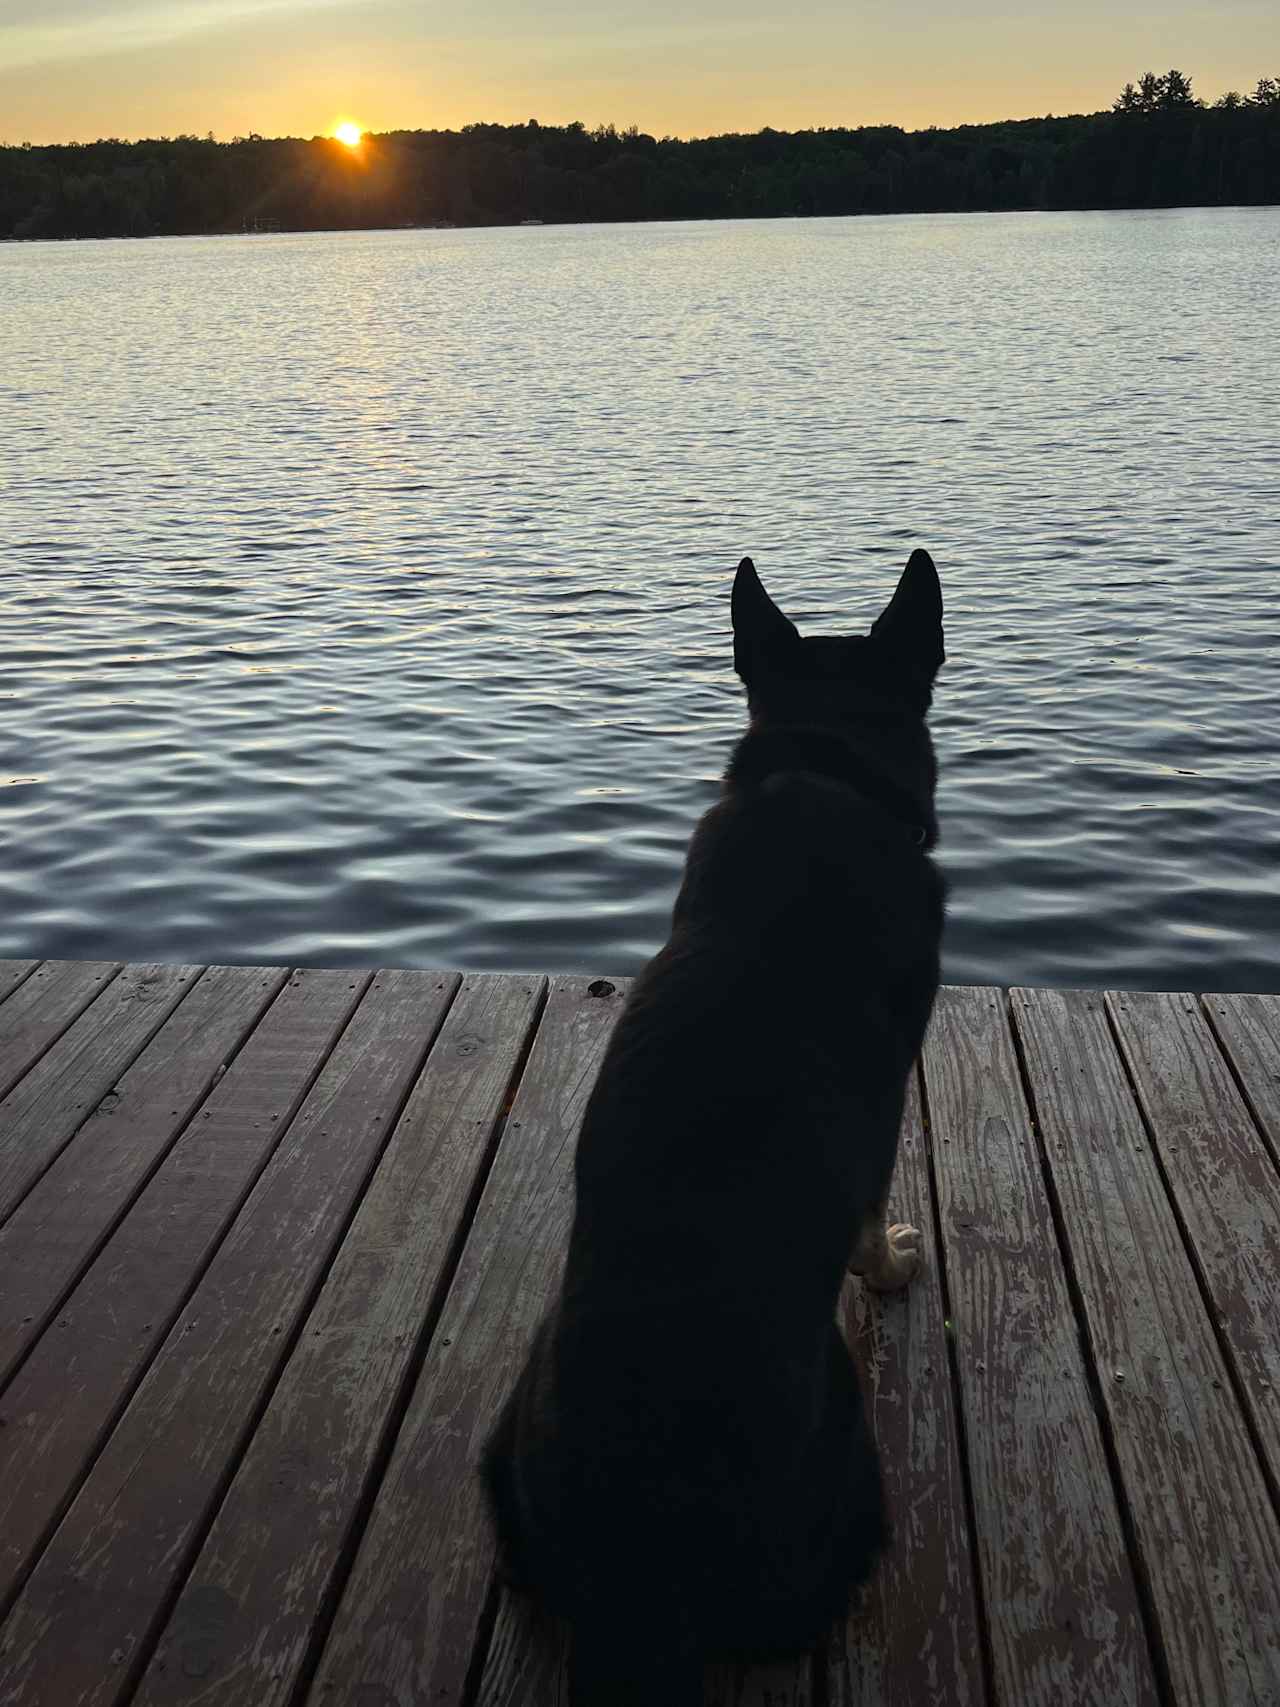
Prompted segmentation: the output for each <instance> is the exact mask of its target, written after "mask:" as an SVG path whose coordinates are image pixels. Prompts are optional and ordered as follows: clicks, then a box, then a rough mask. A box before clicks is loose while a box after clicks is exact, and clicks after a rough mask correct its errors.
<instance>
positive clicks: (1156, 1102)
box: [1107, 993, 1280, 1502]
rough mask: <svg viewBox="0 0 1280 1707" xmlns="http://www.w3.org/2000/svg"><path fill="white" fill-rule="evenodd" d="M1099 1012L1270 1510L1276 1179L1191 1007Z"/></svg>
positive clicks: (1116, 1007)
mask: <svg viewBox="0 0 1280 1707" xmlns="http://www.w3.org/2000/svg"><path fill="white" fill-rule="evenodd" d="M1107 1005H1108V1007H1109V1009H1110V1011H1111V1016H1112V1021H1113V1023H1114V1025H1115V1028H1116V1032H1117V1035H1118V1037H1119V1039H1120V1045H1121V1049H1122V1051H1123V1054H1124V1056H1125V1059H1126V1061H1127V1063H1128V1066H1129V1071H1130V1074H1131V1075H1132V1078H1133V1082H1134V1085H1135V1086H1136V1088H1137V1092H1138V1100H1139V1102H1140V1103H1141V1105H1142V1110H1143V1113H1144V1114H1145V1115H1146V1117H1147V1123H1148V1128H1149V1130H1150V1132H1151V1135H1152V1138H1153V1140H1154V1143H1155V1146H1156V1150H1157V1153H1158V1156H1159V1159H1160V1164H1161V1167H1162V1169H1163V1172H1164V1176H1165V1179H1166V1181H1167V1183H1168V1186H1169V1189H1170V1191H1171V1192H1172V1194H1173V1199H1174V1202H1175V1203H1176V1204H1177V1207H1178V1213H1179V1215H1180V1217H1181V1219H1182V1225H1183V1227H1184V1228H1185V1230H1186V1233H1187V1235H1188V1236H1189V1238H1190V1240H1191V1250H1192V1256H1193V1257H1194V1259H1195V1262H1196V1266H1197V1268H1198V1269H1199V1271H1200V1275H1201V1278H1202V1282H1203V1285H1204V1288H1205V1291H1206V1292H1207V1294H1208V1296H1209V1298H1210V1300H1211V1301H1212V1305H1213V1311H1214V1315H1215V1318H1216V1320H1217V1325H1218V1330H1219V1333H1220V1335H1221V1338H1222V1342H1223V1344H1224V1346H1225V1348H1226V1352H1227V1356H1228V1359H1229V1360H1230V1362H1231V1364H1232V1366H1233V1372H1234V1374H1235V1377H1236V1381H1237V1386H1238V1389H1239V1392H1240V1393H1241V1395H1242V1398H1243V1401H1244V1404H1245V1406H1246V1408H1247V1411H1248V1414H1249V1419H1250V1423H1251V1425H1252V1427H1253V1430H1254V1433H1255V1435H1256V1437H1257V1439H1258V1441H1259V1442H1260V1444H1261V1449H1262V1452H1263V1455H1264V1459H1263V1463H1264V1468H1265V1469H1266V1471H1267V1475H1268V1480H1269V1482H1270V1486H1271V1493H1272V1499H1273V1502H1276V1495H1277V1490H1280V1175H1277V1173H1276V1170H1275V1167H1274V1164H1273V1162H1272V1159H1271V1156H1270V1154H1269V1152H1268V1150H1267V1147H1266V1145H1265V1143H1264V1142H1263V1140H1262V1138H1261V1137H1260V1135H1259V1133H1258V1129H1257V1127H1256V1126H1255V1125H1254V1123H1253V1119H1252V1117H1251V1115H1250V1113H1249V1110H1248V1109H1247V1108H1246V1106H1245V1104H1244V1101H1243V1099H1242V1098H1241V1096H1240V1093H1239V1091H1238V1090H1237V1089H1236V1086H1235V1082H1234V1080H1233V1079H1232V1077H1231V1074H1230V1073H1229V1072H1228V1070H1227V1065H1226V1062H1225V1061H1224V1060H1223V1058H1222V1054H1221V1052H1220V1050H1219V1048H1218V1045H1217V1042H1216V1040H1215V1038H1214V1036H1213V1033H1212V1032H1211V1031H1210V1029H1209V1025H1208V1023H1207V1021H1206V1020H1205V1017H1204V1014H1203V1013H1202V1012H1201V1010H1200V1004H1199V1003H1198V1002H1197V1001H1196V999H1195V997H1194V996H1181V995H1149V994H1146V993H1140V994H1113V995H1109V996H1108V997H1107ZM1272 1070H1273V1071H1274V1072H1280V1049H1278V1050H1277V1052H1276V1054H1275V1055H1274V1056H1273V1057H1272Z"/></svg>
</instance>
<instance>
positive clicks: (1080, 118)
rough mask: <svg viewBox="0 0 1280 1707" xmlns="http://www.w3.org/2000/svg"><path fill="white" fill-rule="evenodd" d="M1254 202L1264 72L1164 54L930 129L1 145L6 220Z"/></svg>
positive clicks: (633, 216) (85, 225)
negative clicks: (1198, 75) (992, 113)
mask: <svg viewBox="0 0 1280 1707" xmlns="http://www.w3.org/2000/svg"><path fill="white" fill-rule="evenodd" d="M1267 202H1280V83H1278V81H1277V79H1275V78H1267V77H1264V78H1262V79H1260V80H1259V82H1258V84H1257V87H1256V88H1255V89H1254V90H1253V92H1252V93H1251V94H1248V95H1241V94H1238V93H1236V92H1234V91H1233V92H1231V93H1228V94H1226V95H1223V96H1222V97H1221V98H1220V99H1219V100H1217V101H1215V102H1214V103H1213V105H1212V106H1209V105H1207V104H1206V103H1205V102H1203V101H1201V100H1199V99H1198V98H1197V97H1196V96H1195V95H1194V93H1193V92H1192V87H1191V79H1190V78H1189V77H1187V76H1185V75H1184V74H1183V73H1182V72H1180V71H1169V72H1166V73H1165V74H1164V75H1163V76H1157V75H1156V74H1155V73H1153V72H1148V73H1147V74H1146V75H1145V76H1143V77H1142V78H1140V79H1139V81H1138V83H1137V84H1133V83H1128V84H1126V85H1125V87H1124V89H1123V91H1122V92H1121V94H1120V95H1119V96H1118V97H1117V99H1116V101H1115V103H1114V105H1113V107H1112V109H1111V110H1110V111H1109V112H1104V113H1092V114H1077V115H1075V116H1072V117H1064V118H1054V117H1048V118H1040V119H1020V120H1007V121H1004V122H1001V123H997V124H983V125H961V126H958V127H955V128H953V129H949V130H941V129H936V128H930V129H928V130H918V131H905V130H902V129H900V128H899V127H898V126H896V125H874V126H862V127H859V128H857V129H843V128H832V129H819V130H806V131H794V132H787V131H776V130H770V129H765V130H761V131H758V132H756V133H755V134H754V135H728V136H716V137H707V138H703V139H699V140H694V141H682V140H679V139H678V138H674V137H664V138H661V139H659V138H655V137H652V136H647V135H645V134H644V133H643V132H641V131H639V130H636V129H634V128H632V129H630V130H618V129H616V128H615V127H614V126H612V125H605V126H602V127H600V128H598V129H595V130H588V129H587V128H586V127H585V126H584V125H582V124H568V125H542V124H539V123H538V122H537V121H536V120H532V119H531V120H530V121H529V122H528V124H523V125H519V124H517V125H498V124H473V125H467V126H465V127H464V128H463V129H462V130H459V131H442V130H413V131H390V132H386V133H383V134H379V135H376V136H367V137H366V138H365V139H364V140H363V142H362V143H361V144H360V145H359V147H358V148H355V149H351V148H347V147H345V146H344V145H343V144H342V143H340V142H336V141H334V140H332V139H329V138H324V137H314V138H312V139H310V140H309V141H307V140H302V139H298V138H291V137H284V138H266V137H262V136H257V135H251V136H246V137H236V138H235V139H234V140H233V141H231V142H217V141H215V140H214V139H213V138H212V137H211V136H209V137H196V136H178V137H172V138H169V137H165V138H160V139H158V140H154V141H147V142H120V141H115V140H103V141H99V142H90V143H69V144H58V145H51V146H47V147H43V146H42V147H32V146H30V145H27V144H23V145H21V146H17V147H0V237H9V238H33V237H146V236H180V235H188V234H194V233H211V232H234V231H243V230H276V229H279V230H289V231H307V230H321V229H334V228H342V229H373V228H378V227H386V226H406V225H440V224H452V225H494V224H513V223H518V222H519V221H521V220H542V221H545V222H548V223H550V222H553V221H565V220H591V221H608V220H643V219H724V218H735V217H744V218H745V217H761V216H780V215H795V214H801V215H805V214H858V213H933V212H950V211H957V212H964V211H975V212H976V211H980V210H1002V209H1009V210H1015V209H1045V208H1144V207H1172V206H1204V205H1209V206H1213V205H1222V204H1240V203H1252V204H1258V203H1267Z"/></svg>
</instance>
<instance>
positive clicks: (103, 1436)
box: [0, 968, 373, 1693]
mask: <svg viewBox="0 0 1280 1707" xmlns="http://www.w3.org/2000/svg"><path fill="white" fill-rule="evenodd" d="M301 970H302V969H301V968H295V969H294V970H293V971H292V972H291V973H290V975H289V979H288V981H287V982H286V983H285V985H284V987H283V988H284V989H286V990H287V989H288V988H289V987H290V985H291V984H292V983H293V982H294V980H295V979H296V978H297V977H298V976H299V973H300V972H301ZM363 976H364V980H365V988H366V989H367V988H368V985H369V984H370V983H372V981H373V974H372V973H371V972H366V973H364V974H363ZM281 993H283V991H282V992H281ZM363 994H364V992H363V991H362V992H361V998H363ZM358 1009H359V1002H357V1003H356V1004H355V1006H354V1007H353V1008H352V1009H351V1011H350V1013H349V1014H348V1016H347V1019H346V1020H345V1022H344V1023H343V1025H342V1026H341V1028H340V1029H339V1030H338V1031H337V1033H336V1034H335V1035H334V1036H333V1037H332V1038H331V1039H330V1040H329V1042H328V1045H327V1047H326V1048H325V1049H324V1050H323V1052H322V1053H321V1054H320V1057H319V1059H318V1060H317V1061H316V1062H315V1063H314V1064H313V1066H312V1069H311V1071H310V1073H309V1074H308V1075H307V1078H306V1081H305V1084H304V1085H302V1086H301V1088H300V1089H299V1092H298V1096H297V1102H296V1104H295V1107H294V1110H293V1113H292V1114H291V1115H290V1117H289V1119H288V1120H287V1121H284V1122H283V1123H277V1124H278V1126H279V1130H278V1131H277V1132H276V1133H275V1136H274V1141H273V1142H272V1143H271V1144H270V1145H269V1146H264V1150H263V1154H262V1156H261V1157H260V1158H259V1160H258V1162H257V1165H256V1166H255V1167H254V1169H253V1171H252V1174H251V1175H250V1177H249V1178H248V1179H247V1180H246V1181H245V1182H244V1186H243V1189H242V1190H241V1192H240V1193H239V1196H238V1198H237V1200H236V1202H235V1205H234V1207H233V1208H232V1210H231V1213H230V1214H229V1215H228V1216H227V1217H226V1219H225V1221H224V1223H223V1226H222V1228H221V1230H220V1232H219V1234H218V1237H217V1239H216V1240H215V1241H214V1242H213V1243H212V1246H211V1248H210V1250H209V1251H208V1252H207V1253H206V1254H205V1259H204V1261H203V1262H201V1263H199V1264H198V1265H197V1266H196V1268H195V1269H194V1270H193V1271H192V1272H191V1274H189V1275H188V1276H187V1277H186V1279H185V1280H184V1282H183V1286H182V1288H181V1296H180V1297H178V1298H176V1300H175V1301H174V1302H173V1303H172V1306H171V1308H170V1310H169V1311H168V1312H167V1313H166V1314H165V1315H164V1316H163V1318H162V1319H160V1325H159V1331H158V1332H156V1333H155V1334H154V1338H153V1344H152V1347H151V1351H150V1353H149V1355H148V1356H147V1357H146V1358H145V1359H143V1360H142V1361H141V1362H140V1364H139V1366H138V1368H137V1369H135V1370H134V1371H133V1372H132V1374H131V1375H130V1377H129V1379H128V1380H127V1381H126V1382H124V1383H123V1384H122V1386H121V1389H120V1391H119V1393H118V1394H117V1395H116V1398H115V1402H114V1403H113V1404H112V1405H110V1406H109V1407H108V1409H107V1410H106V1412H105V1414H104V1418H103V1423H102V1426H101V1427H100V1429H99V1431H98V1434H97V1438H96V1439H95V1441H94V1442H93V1445H92V1446H91V1447H90V1449H89V1450H88V1452H87V1453H86V1455H85V1458H84V1460H83V1461H82V1462H81V1463H80V1464H79V1466H78V1468H77V1470H76V1474H75V1475H74V1476H73V1477H72V1478H70V1480H69V1482H68V1485H67V1486H66V1488H65V1489H64V1490H63V1493H62V1495H61V1496H60V1498H59V1499H58V1501H57V1502H56V1503H55V1504H54V1505H53V1506H52V1507H51V1510H50V1513H49V1517H48V1520H47V1521H46V1523H45V1524H44V1525H43V1527H42V1529H41V1532H40V1534H39V1537H38V1539H37V1541H36V1543H35V1545H34V1546H32V1548H31V1549H30V1553H29V1555H28V1557H27V1558H26V1559H25V1560H24V1561H23V1564H22V1565H21V1567H20V1569H19V1570H17V1571H16V1572H15V1574H14V1578H13V1581H12V1583H11V1584H10V1585H9V1588H8V1590H7V1591H6V1592H0V1622H2V1621H3V1620H4V1619H5V1618H6V1617H7V1616H8V1615H9V1613H10V1612H11V1611H12V1609H13V1607H14V1604H15V1603H16V1602H17V1601H18V1599H19V1598H20V1597H21V1595H22V1593H23V1591H24V1589H25V1588H26V1585H27V1583H28V1581H29V1580H30V1578H31V1576H32V1575H33V1573H34V1572H35V1571H36V1569H37V1568H38V1566H39V1564H40V1561H41V1559H42V1558H43V1557H44V1553H45V1549H46V1548H47V1547H48V1545H49V1542H50V1541H51V1540H52V1539H53V1537H54V1535H55V1534H56V1533H57V1531H58V1528H59V1526H60V1525H61V1523H62V1521H63V1519H64V1518H65V1517H66V1515H67V1513H68V1511H70V1509H71V1507H72V1506H73V1505H74V1503H75V1500H76V1497H77V1495H78V1494H79V1492H80V1490H81V1488H82V1487H83V1486H84V1484H85V1483H86V1482H87V1481H88V1479H89V1477H90V1476H91V1475H92V1474H93V1471H94V1469H95V1467H96V1466H97V1464H98V1462H99V1460H100V1459H101V1457H102V1455H103V1453H104V1452H105V1451H106V1449H107V1447H108V1446H109V1444H110V1442H111V1437H112V1435H113V1434H114V1432H115V1429H116V1426H117V1425H118V1423H119V1422H120V1420H121V1418H122V1417H123V1416H124V1414H125V1412H126V1411H127V1410H128V1409H129V1406H130V1405H131V1404H132V1403H133V1400H134V1397H135V1395H136V1394H137V1392H138V1389H139V1388H140V1387H141V1386H142V1384H143V1382H144V1381H145V1380H146V1378H147V1376H148V1374H149V1373H150V1370H151V1367H152V1364H153V1362H154V1361H155V1359H156V1357H157V1356H158V1355H159V1354H160V1352H161V1350H162V1349H163V1348H164V1346H165V1345H166V1344H167V1342H168V1339H169V1335H170V1334H171V1333H172V1331H173V1327H174V1324H175V1323H176V1322H177V1321H178V1318H179V1317H180V1316H181V1315H182V1313H183V1311H184V1310H185V1309H186V1308H187V1306H188V1304H189V1302H190V1300H191V1297H192V1295H193V1294H194V1293H195V1291H196V1290H197V1288H198V1287H199V1286H200V1284H201V1282H202V1281H203V1279H204V1277H205V1275H206V1274H207V1273H208V1271H209V1269H210V1268H211V1267H212V1266H213V1264H214V1262H216V1260H217V1257H218V1252H219V1251H220V1250H221V1249H222V1246H223V1243H224V1242H225V1240H226V1238H227V1235H228V1234H229V1233H230V1231H231V1229H232V1228H233V1227H234V1226H235V1224H236V1220H237V1217H238V1216H239V1214H240V1211H241V1210H242V1209H243V1208H244V1205H245V1203H246V1202H247V1201H248V1200H249V1198H250V1196H251V1195H252V1193H253V1191H254V1188H255V1187H256V1185H257V1184H258V1181H259V1179H260V1178H261V1177H262V1175H263V1173H264V1172H265V1171H266V1169H267V1167H268V1166H269V1165H270V1162H271V1159H272V1157H273V1156H274V1155H275V1154H276V1153H277V1151H278V1150H279V1148H280V1146H281V1144H282V1143H283V1141H284V1139H285V1137H286V1136H287V1135H288V1133H289V1131H290V1130H291V1128H292V1126H293V1121H294V1120H295V1119H296V1117H297V1115H298V1114H299V1113H300V1111H301V1110H302V1109H303V1108H304V1107H305V1106H306V1101H307V1098H308V1096H309V1095H310V1094H311V1091H312V1089H313V1088H314V1086H315V1084H316V1081H317V1080H318V1079H319V1077H320V1075H321V1073H322V1072H323V1071H324V1069H325V1067H326V1065H327V1064H328V1062H329V1059H330V1057H331V1056H332V1054H333V1051H334V1049H335V1048H336V1047H337V1045H338V1043H339V1042H340V1040H341V1038H342V1035H343V1033H344V1032H345V1030H346V1028H347V1026H348V1025H349V1024H350V1023H351V1019H352V1018H353V1017H354V1015H355V1013H356V1012H357V1011H358ZM269 1011H270V1010H269V1009H268V1012H269ZM260 1024H261V1020H260V1021H259V1025H260ZM257 1029H258V1027H257V1026H255V1027H254V1031H255V1032H256V1031H257ZM118 1230H119V1229H117V1231H118ZM103 1248H104V1250H105V1249H106V1246H104V1247H103ZM87 1272H88V1271H86V1273H87ZM81 1284H83V1279H82V1281H81ZM36 1343H37V1345H39V1344H40V1343H41V1342H40V1341H37V1342H36ZM33 1349H34V1348H33ZM137 1681H138V1680H137V1678H134V1679H133V1681H132V1683H131V1684H130V1692H131V1693H132V1689H133V1685H134V1684H136V1683H137Z"/></svg>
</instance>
